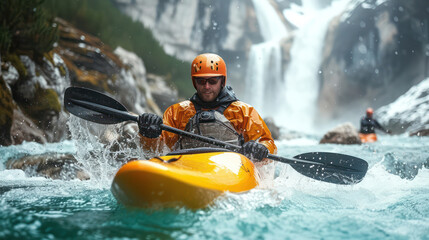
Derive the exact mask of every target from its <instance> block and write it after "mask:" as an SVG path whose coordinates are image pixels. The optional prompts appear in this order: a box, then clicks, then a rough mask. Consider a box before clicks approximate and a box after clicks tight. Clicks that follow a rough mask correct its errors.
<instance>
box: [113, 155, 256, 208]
mask: <svg viewBox="0 0 429 240" xmlns="http://www.w3.org/2000/svg"><path fill="white" fill-rule="evenodd" d="M224 151H225V150H224ZM258 184H259V174H258V172H257V170H255V167H254V165H253V163H252V162H251V161H250V160H249V159H248V158H246V157H245V156H243V155H241V154H239V153H235V152H207V153H196V154H180V155H167V156H161V157H156V158H152V159H150V160H136V161H131V162H128V163H127V164H125V165H124V166H122V167H121V168H120V169H119V171H118V172H117V173H116V176H115V178H114V180H113V183H112V187H111V191H112V193H113V195H114V196H115V198H116V199H117V200H118V202H120V203H121V204H123V205H125V206H128V207H151V208H153V207H155V208H156V207H177V206H179V207H180V206H186V207H188V208H192V209H197V208H202V207H206V206H207V205H209V204H210V203H212V202H213V200H214V199H215V198H216V197H218V196H220V195H222V194H223V193H224V192H226V191H229V192H234V193H240V192H245V191H249V190H251V189H253V188H254V187H256V186H257V185H258Z"/></svg>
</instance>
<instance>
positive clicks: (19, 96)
mask: <svg viewBox="0 0 429 240" xmlns="http://www.w3.org/2000/svg"><path fill="white" fill-rule="evenodd" d="M55 23H56V24H58V29H59V32H60V37H59V40H58V42H57V43H55V46H54V48H53V50H52V51H50V52H48V53H47V54H45V55H44V57H43V58H42V60H41V61H35V60H34V59H33V58H32V57H31V56H28V55H25V54H21V55H20V54H16V55H14V56H16V57H15V58H13V57H10V56H9V57H8V59H9V60H4V61H3V60H2V61H1V75H0V85H1V87H0V97H1V98H0V100H1V101H0V124H1V128H0V135H1V139H0V145H10V144H20V143H22V142H23V141H35V142H40V143H45V142H56V141H60V140H63V139H65V138H67V137H68V132H67V127H66V122H67V119H68V117H69V114H68V113H67V112H66V111H65V110H64V107H63V94H64V90H65V88H67V87H69V86H80V87H87V88H91V89H95V90H98V91H101V92H104V93H107V94H111V95H113V96H115V98H116V99H117V100H118V101H120V102H121V103H123V104H124V105H125V106H126V107H127V109H128V110H130V111H133V112H136V113H143V112H148V111H150V112H156V113H158V114H159V113H160V112H161V110H160V109H159V107H158V105H157V104H156V103H155V101H154V99H153V98H152V96H153V94H151V87H152V86H154V87H156V86H157V85H159V84H160V83H159V82H160V80H156V79H158V78H157V77H156V76H153V77H151V79H150V80H147V77H146V74H143V75H142V74H140V75H139V74H138V71H136V69H137V68H140V69H142V68H143V69H144V65H143V62H141V59H140V62H139V63H136V64H134V65H132V66H131V65H129V63H128V64H127V62H126V60H125V59H124V58H126V57H127V56H128V57H129V56H134V58H136V56H135V55H133V54H132V53H129V52H126V51H124V50H120V49H119V50H117V51H116V53H114V52H113V50H112V49H110V47H108V46H106V45H104V43H103V42H102V41H101V40H100V39H98V38H96V37H94V36H91V35H90V34H87V33H85V32H83V31H80V30H78V29H76V28H74V27H73V26H71V25H70V24H68V23H67V22H66V21H64V20H61V19H56V20H55ZM11 59H12V60H13V61H12V60H11ZM139 64H140V65H139ZM151 82H152V83H151ZM161 82H162V80H161ZM164 91H169V92H168V93H169V99H173V100H170V101H175V100H176V99H177V92H176V91H175V90H172V89H170V88H169V87H167V86H164ZM158 92H159V93H163V92H162V91H158ZM148 102H149V104H148Z"/></svg>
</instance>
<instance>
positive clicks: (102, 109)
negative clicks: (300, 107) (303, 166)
mask: <svg viewBox="0 0 429 240" xmlns="http://www.w3.org/2000/svg"><path fill="white" fill-rule="evenodd" d="M70 101H71V102H73V103H74V104H76V105H79V106H82V107H85V108H88V109H91V110H93V111H96V112H100V113H104V114H108V115H114V116H115V117H116V118H120V119H122V120H124V121H134V122H138V119H139V117H138V116H136V115H133V114H130V113H129V112H125V111H121V110H117V109H114V108H109V107H106V106H102V105H99V104H93V103H91V102H86V101H80V100H76V99H71V100H70ZM161 129H162V130H165V131H169V132H172V133H175V134H178V135H181V136H185V137H189V138H192V139H196V140H199V141H202V142H205V143H209V144H213V145H216V146H218V147H225V148H227V149H229V150H231V151H239V150H240V149H241V147H240V146H237V145H234V144H231V143H227V142H223V141H220V140H217V139H213V138H209V137H205V136H201V135H197V134H194V133H191V132H186V131H183V130H180V129H177V128H174V127H170V126H167V125H165V124H161ZM268 158H269V159H272V160H276V161H279V162H283V163H290V164H294V163H295V164H296V163H298V162H301V163H310V164H316V165H323V163H320V162H313V161H307V160H303V159H289V158H285V157H280V156H276V155H273V154H268Z"/></svg>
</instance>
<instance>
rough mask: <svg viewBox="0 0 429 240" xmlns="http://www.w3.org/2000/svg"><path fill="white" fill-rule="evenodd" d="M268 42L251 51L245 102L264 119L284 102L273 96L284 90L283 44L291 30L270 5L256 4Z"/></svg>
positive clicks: (266, 3) (254, 1)
mask: <svg viewBox="0 0 429 240" xmlns="http://www.w3.org/2000/svg"><path fill="white" fill-rule="evenodd" d="M253 5H254V6H255V11H256V15H257V19H258V24H259V26H260V28H261V32H262V36H263V37H264V42H262V43H259V44H255V45H253V46H252V47H251V49H250V54H249V60H248V64H247V73H246V83H245V91H244V99H245V101H246V102H248V103H250V104H251V105H253V106H254V107H255V108H256V109H257V110H258V112H259V113H260V114H261V115H262V116H264V117H267V116H273V115H274V113H275V111H276V109H275V108H274V106H275V105H274V104H273V103H276V102H278V101H279V100H280V98H279V96H278V95H276V94H273V91H274V92H277V90H276V89H279V88H283V80H282V70H281V68H282V65H281V63H282V55H281V48H280V44H279V41H280V39H281V38H282V37H285V36H286V35H287V30H286V27H285V26H284V24H283V23H282V21H281V20H280V18H279V17H277V12H276V11H275V9H274V8H273V6H272V5H271V4H270V3H269V1H268V0H267V1H262V0H253Z"/></svg>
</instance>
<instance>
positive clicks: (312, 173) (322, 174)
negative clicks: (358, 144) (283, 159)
mask: <svg viewBox="0 0 429 240" xmlns="http://www.w3.org/2000/svg"><path fill="white" fill-rule="evenodd" d="M294 158H296V159H303V160H309V161H313V162H315V163H322V164H311V163H294V164H291V166H292V167H293V168H294V169H295V170H296V171H298V172H299V173H301V174H303V175H305V176H307V177H311V178H314V179H316V180H320V181H324V182H329V183H335V184H344V185H349V184H355V183H358V182H360V181H362V179H363V177H365V174H366V171H367V170H368V163H367V162H366V161H365V160H362V159H360V158H357V157H352V156H349V155H344V154H339V153H329V152H310V153H304V154H300V155H297V156H295V157H294Z"/></svg>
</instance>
